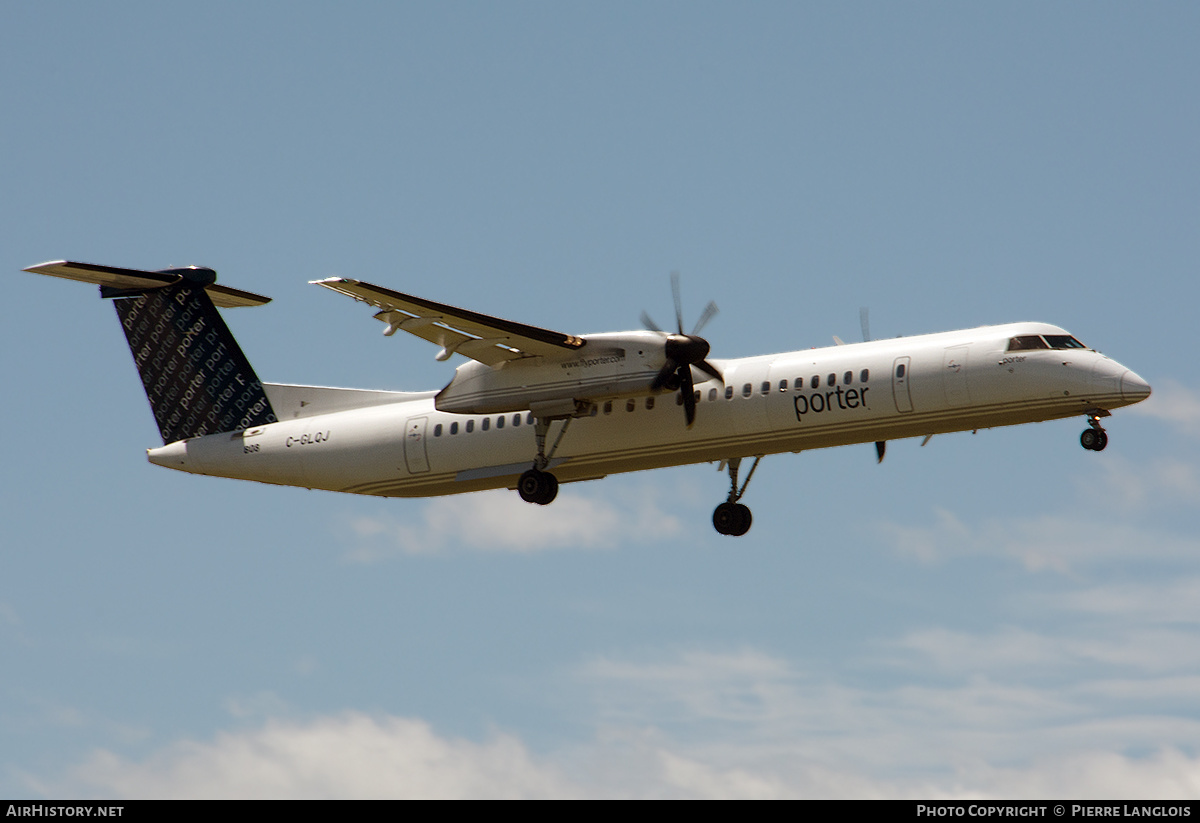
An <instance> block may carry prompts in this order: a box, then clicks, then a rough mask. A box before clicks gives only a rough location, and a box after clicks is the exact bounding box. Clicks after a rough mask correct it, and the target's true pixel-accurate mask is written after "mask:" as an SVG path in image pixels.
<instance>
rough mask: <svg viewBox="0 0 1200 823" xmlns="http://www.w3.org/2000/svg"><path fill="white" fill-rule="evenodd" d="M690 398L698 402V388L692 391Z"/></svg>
mask: <svg viewBox="0 0 1200 823" xmlns="http://www.w3.org/2000/svg"><path fill="white" fill-rule="evenodd" d="M692 399H693V400H695V401H696V402H697V403H699V402H700V390H699V389H696V390H695V391H694V392H692Z"/></svg>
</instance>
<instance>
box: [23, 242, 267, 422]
mask: <svg viewBox="0 0 1200 823" xmlns="http://www.w3.org/2000/svg"><path fill="white" fill-rule="evenodd" d="M27 271H34V272H37V273H39V274H51V275H54V276H56V277H66V278H68V279H72V280H82V281H84V282H90V283H97V284H98V285H99V286H100V294H101V296H102V297H106V298H112V299H113V303H114V305H115V306H116V309H117V317H118V318H119V319H120V321H121V327H122V328H123V329H124V330H125V338H126V340H128V341H129V348H130V351H132V352H133V361H134V364H135V365H136V366H137V370H138V374H139V375H141V378H142V386H143V387H144V388H145V390H146V398H147V399H148V400H149V401H150V409H151V411H153V413H154V419H155V421H157V423H158V430H159V432H160V433H161V434H162V439H163V443H173V442H175V441H177V440H184V439H187V438H189V437H197V436H199V435H202V434H217V433H219V432H229V431H240V430H242V429H247V428H252V427H254V426H261V425H264V424H267V423H274V422H275V421H276V419H277V418H276V416H275V411H274V409H272V408H271V402H270V401H269V400H268V399H267V395H266V392H265V391H264V390H263V387H262V383H261V382H260V381H259V379H258V376H257V375H256V374H255V373H254V369H253V367H252V366H251V365H250V361H249V360H247V359H246V355H245V354H243V352H242V350H241V348H240V347H239V346H238V344H237V342H236V341H235V340H234V339H233V334H232V333H231V332H230V331H229V327H228V326H227V325H225V321H224V320H223V319H222V318H221V315H220V313H219V312H218V311H217V308H216V306H217V305H222V306H226V307H232V306H247V305H261V304H262V303H265V302H267V301H268V300H269V298H265V297H261V296H260V295H255V294H251V293H250V292H242V291H238V290H236V289H230V288H228V287H225V286H216V285H214V281H215V280H216V273H215V272H213V271H212V270H211V269H203V268H187V269H167V270H164V271H159V272H143V271H135V270H131V269H116V268H112V267H108V266H95V265H92V264H85V263H70V262H67V261H59V262H55V263H44V264H42V265H41V266H34V267H32V268H30V269H27Z"/></svg>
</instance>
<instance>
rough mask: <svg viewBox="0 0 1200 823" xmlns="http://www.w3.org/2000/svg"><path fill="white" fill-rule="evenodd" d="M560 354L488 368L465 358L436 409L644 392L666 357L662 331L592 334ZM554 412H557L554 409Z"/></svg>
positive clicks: (564, 402)
mask: <svg viewBox="0 0 1200 823" xmlns="http://www.w3.org/2000/svg"><path fill="white" fill-rule="evenodd" d="M584 339H585V340H586V343H585V345H584V346H583V347H582V348H580V349H578V350H577V351H575V352H571V353H567V354H564V356H563V357H561V358H549V357H526V358H522V359H519V360H509V361H506V362H504V363H502V364H500V365H499V366H496V367H492V366H488V365H485V364H483V363H478V362H475V361H471V362H469V363H464V364H463V365H461V366H459V367H458V369H457V371H455V373H454V379H453V380H451V381H450V383H449V384H448V385H447V386H446V388H444V389H442V390H441V391H440V392H438V394H437V398H436V400H435V405H436V406H437V408H438V409H439V410H440V411H447V412H455V413H458V414H497V413H500V412H509V411H523V410H525V409H533V410H535V411H536V410H537V409H538V408H545V409H558V410H559V412H560V413H561V412H562V411H563V410H565V409H568V408H570V407H571V405H570V404H571V403H572V402H573V403H574V404H575V407H579V404H589V403H595V402H598V401H604V400H613V399H616V398H623V397H638V396H644V395H646V394H649V393H650V391H651V389H650V384H651V382H653V380H654V377H655V375H657V374H658V371H659V369H661V368H662V366H663V364H664V363H665V362H666V355H665V354H664V340H665V337H664V335H661V334H656V333H654V332H624V333H620V334H595V335H588V336H587V337H585V338H584ZM556 416H557V413H556Z"/></svg>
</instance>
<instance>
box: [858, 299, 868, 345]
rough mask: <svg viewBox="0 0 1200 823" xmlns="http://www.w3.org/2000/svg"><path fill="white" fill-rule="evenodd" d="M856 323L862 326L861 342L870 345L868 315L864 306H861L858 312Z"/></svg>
mask: <svg viewBox="0 0 1200 823" xmlns="http://www.w3.org/2000/svg"><path fill="white" fill-rule="evenodd" d="M858 322H859V323H861V324H862V331H863V342H864V343H870V342H871V322H870V313H869V312H868V311H867V307H866V306H863V307H862V308H861V309H859V310H858Z"/></svg>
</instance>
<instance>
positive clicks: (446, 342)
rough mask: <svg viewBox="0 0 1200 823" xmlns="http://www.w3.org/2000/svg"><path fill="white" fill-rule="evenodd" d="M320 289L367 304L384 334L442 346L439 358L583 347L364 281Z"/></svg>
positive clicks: (547, 353)
mask: <svg viewBox="0 0 1200 823" xmlns="http://www.w3.org/2000/svg"><path fill="white" fill-rule="evenodd" d="M313 283H314V284H315V285H318V286H324V287H325V288H327V289H330V290H332V291H336V292H338V293H339V294H344V295H347V296H348V297H353V298H354V299H355V300H360V301H362V302H365V303H369V304H370V305H372V306H374V307H375V308H377V309H379V310H380V311H379V312H378V313H376V315H375V318H376V319H377V320H380V321H382V322H384V323H387V324H388V329H387V331H386V332H384V333H385V334H394V333H395V332H396V331H406V332H408V333H409V334H412V335H415V336H417V337H420V338H421V339H423V340H428V341H430V342H431V343H437V344H438V345H439V346H441V347H442V351H441V353H440V354H439V355H438V357H439V359H443V360H444V359H446V358H448V357H450V355H452V354H455V353H458V354H462V355H464V356H465V357H469V358H471V359H472V360H478V361H479V362H480V363H486V364H487V365H489V366H496V365H499V364H501V363H503V362H505V361H508V360H515V359H518V358H521V357H556V356H560V355H562V354H565V353H567V352H571V351H574V350H575V349H578V348H581V347H582V346H583V345H584V343H585V342H586V341H585V340H583V338H580V337H575V336H573V335H569V334H563V333H562V332H556V331H551V330H549V329H542V328H538V327H537V326H527V325H525V324H524V323H514V322H513V321H511V320H504V319H502V318H499V317H492V316H490V315H487V314H480V313H479V312H473V311H468V310H467V309H460V308H456V307H454V306H448V305H446V304H444V303H435V302H434V301H432V300H425V299H423V298H420V297H414V296H412V295H410V294H402V293H401V292H397V291H392V290H391V289H385V288H383V287H382V286H375V285H372V284H371V283H364V282H362V281H360V280H348V279H346V278H343V277H330V278H328V279H326V280H314V281H313Z"/></svg>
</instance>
